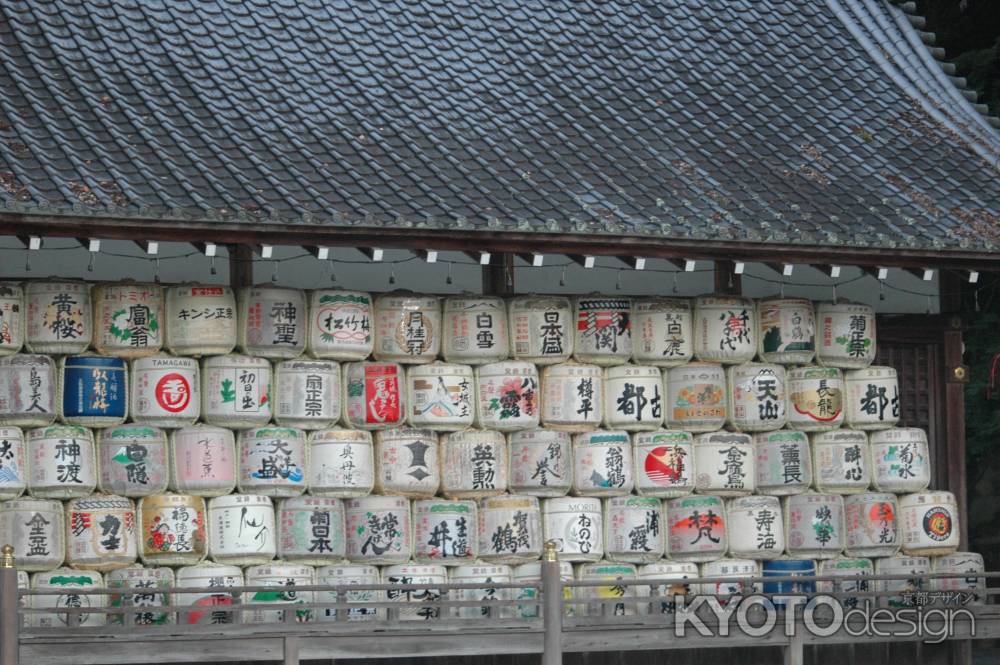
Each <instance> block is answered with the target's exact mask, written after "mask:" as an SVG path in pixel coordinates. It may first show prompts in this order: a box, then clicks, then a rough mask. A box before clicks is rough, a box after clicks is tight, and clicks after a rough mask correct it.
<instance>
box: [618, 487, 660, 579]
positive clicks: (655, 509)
mask: <svg viewBox="0 0 1000 665" xmlns="http://www.w3.org/2000/svg"><path fill="white" fill-rule="evenodd" d="M665 550H666V538H665V537H664V529H663V506H662V504H661V503H660V500H659V499H657V498H656V497H652V496H616V497H611V498H610V499H605V500H604V553H605V556H606V557H607V558H608V559H609V560H611V561H624V562H626V563H651V562H653V561H657V560H659V559H660V558H662V557H663V555H664V552H665Z"/></svg>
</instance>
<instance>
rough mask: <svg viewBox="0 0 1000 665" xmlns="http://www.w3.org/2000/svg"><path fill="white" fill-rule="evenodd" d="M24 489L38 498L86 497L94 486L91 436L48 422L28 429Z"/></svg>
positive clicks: (94, 475) (94, 468) (94, 458)
mask: <svg viewBox="0 0 1000 665" xmlns="http://www.w3.org/2000/svg"><path fill="white" fill-rule="evenodd" d="M27 434H28V492H29V493H30V494H31V496H33V497H36V498H39V499H72V498H74V497H78V496H87V495H88V494H90V493H91V492H93V491H94V488H95V487H97V459H96V455H95V453H94V435H93V434H91V432H90V430H89V429H86V428H83V427H74V426H71V425H52V426H50V427H40V428H38V429H33V430H29V431H28V433H27Z"/></svg>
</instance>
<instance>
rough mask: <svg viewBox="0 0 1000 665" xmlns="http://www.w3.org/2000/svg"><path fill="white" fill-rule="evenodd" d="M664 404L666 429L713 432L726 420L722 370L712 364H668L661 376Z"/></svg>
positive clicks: (719, 366) (724, 379)
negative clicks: (664, 397) (663, 388)
mask: <svg viewBox="0 0 1000 665" xmlns="http://www.w3.org/2000/svg"><path fill="white" fill-rule="evenodd" d="M664 379H665V382H666V393H667V404H666V413H665V414H664V420H665V422H666V426H667V427H668V428H669V429H680V430H684V431H686V432H714V431H715V430H718V429H722V426H723V425H724V424H725V422H726V413H727V412H728V408H727V405H728V403H729V400H728V397H727V395H728V394H729V388H728V386H727V385H726V370H725V369H723V367H722V365H718V364H715V363H688V364H687V365H681V366H679V367H671V368H670V369H668V370H666V373H665V375H664Z"/></svg>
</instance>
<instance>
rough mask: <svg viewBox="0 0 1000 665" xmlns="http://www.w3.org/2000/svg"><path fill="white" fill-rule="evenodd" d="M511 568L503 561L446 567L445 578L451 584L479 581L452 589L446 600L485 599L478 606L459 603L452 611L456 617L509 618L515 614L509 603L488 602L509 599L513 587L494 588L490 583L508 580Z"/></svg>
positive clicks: (508, 581) (509, 579)
mask: <svg viewBox="0 0 1000 665" xmlns="http://www.w3.org/2000/svg"><path fill="white" fill-rule="evenodd" d="M511 575H512V572H511V568H510V566H505V565H503V564H484V563H478V564H471V565H466V566H457V567H455V568H449V569H448V581H449V582H451V583H452V584H482V585H483V586H482V587H480V588H478V589H459V590H457V591H452V592H451V595H449V600H451V599H452V598H453V597H454V599H455V600H479V601H483V602H485V603H487V604H486V605H483V606H482V607H459V608H457V611H456V612H455V614H456V616H458V617H459V618H460V619H481V618H493V619H511V618H513V617H514V616H516V611H515V609H514V608H513V607H511V606H507V607H490V606H489V603H491V602H496V601H503V600H513V598H514V593H513V591H514V590H513V589H510V588H506V589H497V588H496V587H492V586H490V585H491V584H510V581H511Z"/></svg>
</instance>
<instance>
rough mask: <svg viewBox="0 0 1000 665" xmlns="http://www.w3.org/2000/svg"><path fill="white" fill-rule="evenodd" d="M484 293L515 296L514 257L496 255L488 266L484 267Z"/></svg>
mask: <svg viewBox="0 0 1000 665" xmlns="http://www.w3.org/2000/svg"><path fill="white" fill-rule="evenodd" d="M483 293H484V294H486V295H491V296H512V295H514V255H513V254H509V253H505V254H495V255H494V257H493V261H492V262H491V263H490V265H488V266H483Z"/></svg>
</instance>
